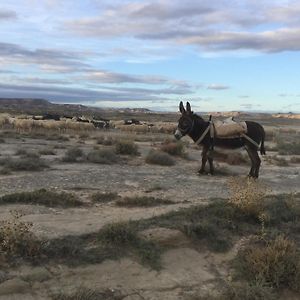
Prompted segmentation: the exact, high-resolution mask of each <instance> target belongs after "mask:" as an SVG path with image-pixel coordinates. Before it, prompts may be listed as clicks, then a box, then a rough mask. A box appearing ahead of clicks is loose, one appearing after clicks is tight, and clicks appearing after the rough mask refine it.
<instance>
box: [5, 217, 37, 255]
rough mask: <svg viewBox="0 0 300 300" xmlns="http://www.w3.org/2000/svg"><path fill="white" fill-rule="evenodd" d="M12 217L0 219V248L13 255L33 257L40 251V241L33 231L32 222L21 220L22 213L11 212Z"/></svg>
mask: <svg viewBox="0 0 300 300" xmlns="http://www.w3.org/2000/svg"><path fill="white" fill-rule="evenodd" d="M11 215H12V219H10V220H4V221H0V250H1V252H2V253H3V254H4V255H5V256H8V258H11V256H22V257H24V256H25V257H33V256H36V255H37V254H38V253H39V249H40V242H39V241H38V240H37V238H36V237H35V236H34V234H33V233H32V232H31V228H32V226H33V224H32V223H29V222H23V221H21V217H22V215H21V214H19V213H18V212H11Z"/></svg>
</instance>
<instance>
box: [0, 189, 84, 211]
mask: <svg viewBox="0 0 300 300" xmlns="http://www.w3.org/2000/svg"><path fill="white" fill-rule="evenodd" d="M11 203H24V204H41V205H45V206H50V207H54V206H61V207H75V206H81V205H83V203H82V202H81V201H80V200H79V199H78V198H77V197H75V196H74V195H73V194H69V193H65V192H61V193H57V192H53V191H47V190H45V189H40V190H36V191H32V192H20V193H13V194H8V195H4V196H2V197H0V204H11Z"/></svg>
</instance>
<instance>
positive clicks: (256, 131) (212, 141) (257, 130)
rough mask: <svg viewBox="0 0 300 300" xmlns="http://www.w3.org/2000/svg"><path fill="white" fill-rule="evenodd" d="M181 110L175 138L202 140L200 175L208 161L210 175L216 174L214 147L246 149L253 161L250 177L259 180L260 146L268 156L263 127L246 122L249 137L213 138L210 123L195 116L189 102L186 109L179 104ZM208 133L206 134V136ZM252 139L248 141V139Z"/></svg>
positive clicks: (262, 152)
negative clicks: (187, 137) (186, 136)
mask: <svg viewBox="0 0 300 300" xmlns="http://www.w3.org/2000/svg"><path fill="white" fill-rule="evenodd" d="M179 110H180V112H181V117H180V119H179V121H178V127H177V130H176V132H175V138H176V139H177V140H179V139H181V138H182V137H183V136H185V135H188V136H189V137H190V138H192V140H193V141H194V142H197V141H199V139H200V140H201V141H200V142H199V143H200V144H201V145H202V146H203V150H202V165H201V168H200V170H199V171H198V173H199V174H204V173H205V165H206V162H207V160H208V162H209V168H210V174H211V175H213V174H214V165H213V145H215V146H216V147H221V148H228V149H237V148H241V147H245V149H246V150H247V153H248V155H249V158H250V160H251V169H250V172H249V175H248V176H249V177H254V178H258V175H259V167H260V163H261V160H260V158H259V156H258V153H257V151H258V145H259V144H261V145H260V153H261V154H262V155H263V154H266V151H265V147H264V141H265V131H264V129H263V127H262V126H261V125H260V124H258V123H256V122H252V121H246V124H247V136H246V137H243V136H241V137H237V138H218V137H214V138H212V137H211V135H210V132H209V130H208V128H209V126H210V122H206V121H205V120H204V119H203V118H201V117H200V116H198V115H196V114H194V113H193V112H192V110H191V105H190V103H189V102H187V104H186V109H185V108H184V106H183V103H182V101H181V102H180V104H179ZM205 132H206V134H205ZM247 137H248V138H250V139H248V138H247Z"/></svg>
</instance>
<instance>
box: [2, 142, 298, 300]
mask: <svg viewBox="0 0 300 300" xmlns="http://www.w3.org/2000/svg"><path fill="white" fill-rule="evenodd" d="M75 143H77V142H76V141H75V140H71V141H69V142H64V143H63V144H64V146H66V147H68V146H70V145H74V144H75ZM54 144H57V142H55V141H45V140H36V139H26V140H25V141H22V140H15V139H7V140H6V142H5V143H4V144H1V145H0V146H1V156H2V157H5V155H12V154H13V153H15V151H16V149H19V148H20V147H22V148H26V149H29V150H36V149H42V148H45V147H47V146H49V145H54ZM138 144H139V149H140V152H141V155H140V156H139V157H137V158H124V162H123V163H121V164H114V165H99V164H91V163H72V164H71V163H62V162H61V161H60V157H61V156H62V155H63V153H64V151H65V149H58V150H56V151H57V155H56V156H43V157H44V158H45V159H47V160H48V161H49V163H50V165H51V168H50V169H47V170H44V171H41V172H35V173H33V172H15V173H13V174H11V175H0V195H4V194H8V193H12V192H17V191H31V190H35V189H39V188H46V189H53V190H58V191H67V192H73V193H75V194H76V195H78V196H79V197H80V198H81V199H82V200H84V201H89V197H90V195H91V194H92V193H94V192H95V191H103V192H104V191H106V192H117V193H119V195H121V196H128V195H151V196H155V197H160V198H166V199H171V200H173V201H175V202H176V204H173V205H161V206H157V207H151V208H123V207H117V206H116V205H114V203H113V202H111V203H106V204H96V205H93V206H90V207H84V208H70V209H61V208H47V207H44V206H37V205H2V206H1V211H0V219H6V218H7V216H8V214H9V211H10V210H14V209H17V210H19V211H21V212H22V213H23V214H24V217H23V219H24V220H26V221H31V222H33V224H34V227H33V230H34V232H35V233H36V234H37V235H38V236H40V237H44V238H45V237H46V238H54V237H62V236H65V235H80V234H83V233H89V232H94V231H96V230H98V229H100V228H101V227H102V226H103V225H105V224H107V223H112V222H117V221H126V220H138V219H145V218H150V217H152V216H156V215H160V214H164V213H166V212H168V211H171V210H177V209H180V208H182V207H188V206H190V205H194V204H199V203H203V204H205V203H208V202H209V201H212V200H211V199H213V198H226V197H227V196H228V189H227V181H228V178H229V177H230V176H232V175H233V176H246V174H248V171H249V170H248V169H249V166H247V165H243V166H228V165H227V164H224V163H217V168H219V169H222V172H223V173H224V174H223V175H216V176H207V175H202V176H199V175H197V170H198V168H199V164H200V153H201V152H200V151H199V150H197V149H195V148H194V147H189V148H188V150H187V151H188V154H189V157H190V159H189V160H186V159H182V158H178V159H177V163H176V165H175V166H171V167H163V166H155V165H148V164H145V162H144V160H145V155H146V154H147V153H148V151H149V150H150V149H151V148H153V146H152V145H151V144H150V143H149V142H144V143H138ZM78 145H79V146H80V148H82V149H83V150H84V151H85V152H87V151H88V150H91V149H92V147H93V145H94V141H91V140H88V141H87V142H86V143H85V144H78ZM299 174H300V165H299V164H298V165H296V164H294V165H291V164H290V165H289V166H288V167H276V166H274V165H270V164H268V163H267V162H266V161H263V163H262V167H261V174H260V179H259V181H261V182H262V183H264V184H265V185H266V186H267V187H268V188H269V189H270V191H271V192H272V193H290V192H299V191H300V188H299V182H300V180H299V179H300V178H299V177H300V175H299ZM158 186H159V187H161V190H155V189H154V187H158ZM153 189H154V190H153ZM151 236H152V237H153V236H154V238H157V239H158V240H159V241H160V242H162V243H163V242H164V241H166V240H168V241H169V240H170V236H171V237H172V238H171V239H172V240H173V243H174V248H173V249H170V250H168V251H166V252H165V253H164V254H163V257H162V265H163V268H162V270H160V271H154V270H151V269H149V268H147V267H144V266H142V265H140V264H139V263H137V262H136V261H135V260H134V259H133V258H130V257H126V258H122V259H120V260H118V261H110V260H107V261H104V262H103V263H101V264H94V265H87V266H80V267H76V268H71V267H67V266H64V265H47V266H42V267H32V266H24V265H22V266H19V267H16V268H15V269H13V270H11V271H10V272H9V277H8V278H11V279H8V280H5V281H4V282H3V283H1V284H0V299H23V300H25V299H51V298H49V293H53V292H57V291H61V290H62V291H66V292H68V291H72V290H74V288H75V287H78V286H85V287H91V288H96V289H98V288H99V289H103V288H109V289H111V290H114V291H116V293H117V292H119V291H122V294H123V295H124V299H126V300H130V299H131V300H135V299H147V300H148V299H149V300H150V299H170V300H171V299H191V297H192V296H193V295H204V294H205V293H206V292H207V291H212V290H213V289H214V287H215V286H217V284H218V279H219V278H220V277H222V278H226V276H228V261H229V260H230V258H232V257H233V255H234V252H235V247H234V248H233V249H232V250H231V251H229V252H228V253H226V254H212V253H210V252H208V251H207V250H205V249H194V248H193V247H191V245H190V244H189V241H188V240H185V238H184V237H182V236H181V233H180V232H176V231H175V232H168V231H164V230H160V231H159V230H158V232H156V233H154V234H151ZM6 276H7V274H6ZM0 277H1V274H0Z"/></svg>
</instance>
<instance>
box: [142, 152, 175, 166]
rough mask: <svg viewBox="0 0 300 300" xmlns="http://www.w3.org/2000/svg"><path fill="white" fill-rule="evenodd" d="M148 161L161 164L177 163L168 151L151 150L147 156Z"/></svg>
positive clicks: (170, 164) (171, 164)
mask: <svg viewBox="0 0 300 300" xmlns="http://www.w3.org/2000/svg"><path fill="white" fill-rule="evenodd" d="M146 163H148V164H153V165H161V166H173V165H175V160H174V159H173V157H172V156H170V155H169V154H168V153H165V152H162V151H156V150H151V151H150V152H149V153H148V155H147V157H146Z"/></svg>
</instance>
